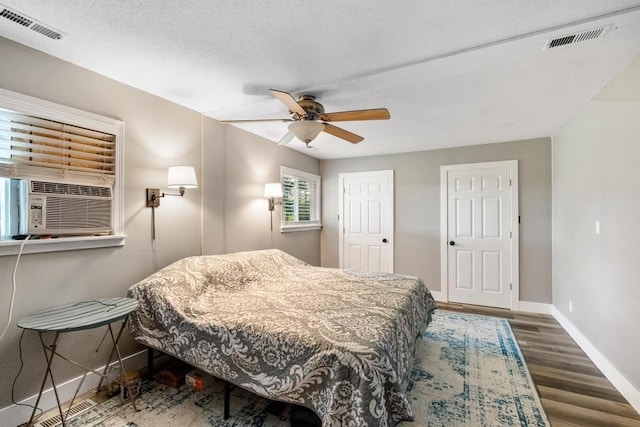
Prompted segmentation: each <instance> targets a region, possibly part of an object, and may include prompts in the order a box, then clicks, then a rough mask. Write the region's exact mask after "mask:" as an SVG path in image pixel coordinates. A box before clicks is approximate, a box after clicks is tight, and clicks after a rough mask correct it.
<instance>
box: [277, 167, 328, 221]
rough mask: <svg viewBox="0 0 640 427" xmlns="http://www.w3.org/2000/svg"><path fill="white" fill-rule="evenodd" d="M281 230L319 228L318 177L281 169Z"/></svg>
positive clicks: (284, 168)
mask: <svg viewBox="0 0 640 427" xmlns="http://www.w3.org/2000/svg"><path fill="white" fill-rule="evenodd" d="M281 175H282V230H283V231H294V230H296V229H309V228H319V227H320V177H319V176H318V175H313V174H310V173H307V172H302V171H298V170H295V169H290V168H286V167H282V170H281Z"/></svg>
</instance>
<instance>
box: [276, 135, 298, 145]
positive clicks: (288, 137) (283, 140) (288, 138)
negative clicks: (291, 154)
mask: <svg viewBox="0 0 640 427" xmlns="http://www.w3.org/2000/svg"><path fill="white" fill-rule="evenodd" d="M293 138H295V135H294V134H293V133H292V132H287V133H285V134H284V136H283V137H282V138H280V141H278V145H287V144H288V143H290V142H291V140H292V139H293Z"/></svg>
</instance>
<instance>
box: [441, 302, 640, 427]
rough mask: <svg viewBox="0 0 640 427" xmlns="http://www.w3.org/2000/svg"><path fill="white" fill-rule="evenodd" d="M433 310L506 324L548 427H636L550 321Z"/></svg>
mask: <svg viewBox="0 0 640 427" xmlns="http://www.w3.org/2000/svg"><path fill="white" fill-rule="evenodd" d="M438 307H439V308H440V309H441V310H450V311H458V312H464V313H474V314H483V315H487V316H495V317H502V318H505V319H508V320H509V323H510V324H511V329H513V332H514V334H515V336H516V339H517V340H518V344H519V345H520V349H521V350H522V353H523V355H524V358H525V359H526V361H527V365H528V367H529V371H530V372H531V378H532V379H533V382H534V383H535V385H536V388H537V389H538V394H539V395H540V397H541V401H542V406H543V407H544V410H545V412H546V413H547V417H548V419H549V421H550V422H551V425H552V426H554V427H559V426H580V427H591V426H607V427H610V426H640V414H638V412H636V410H635V409H633V407H632V406H631V405H629V403H628V402H627V401H626V400H625V398H624V397H623V396H622V395H621V394H620V393H619V392H618V391H617V390H616V389H615V388H614V387H613V385H611V383H610V382H609V380H607V378H606V377H605V376H604V375H602V373H601V372H600V370H599V369H598V368H597V367H596V365H595V364H594V363H593V362H592V361H591V360H590V359H589V358H588V357H587V355H586V354H585V353H584V352H583V351H582V349H581V348H580V347H579V346H578V345H577V344H576V343H575V341H573V339H572V338H571V337H570V336H569V334H568V333H567V332H566V331H565V330H564V329H563V328H562V326H560V324H559V323H558V322H557V321H556V320H555V319H554V318H553V317H552V316H549V315H545V314H534V313H524V312H518V311H510V310H502V309H495V308H488V307H480V306H474V305H466V304H454V303H447V304H445V303H438Z"/></svg>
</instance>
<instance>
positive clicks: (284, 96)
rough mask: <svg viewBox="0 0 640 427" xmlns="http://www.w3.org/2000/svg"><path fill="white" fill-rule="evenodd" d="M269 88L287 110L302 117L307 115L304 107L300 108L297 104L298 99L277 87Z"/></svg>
mask: <svg viewBox="0 0 640 427" xmlns="http://www.w3.org/2000/svg"><path fill="white" fill-rule="evenodd" d="M269 90H270V91H271V94H272V95H273V96H275V97H276V98H278V99H279V100H280V101H281V102H282V103H283V104H284V105H286V106H287V108H288V109H289V111H291V112H293V113H298V114H299V115H300V116H302V117H305V116H306V115H307V112H306V111H304V108H302V106H301V105H300V104H298V101H296V100H295V98H294V97H293V96H291V94H290V93H288V92H283V91H281V90H277V89H269Z"/></svg>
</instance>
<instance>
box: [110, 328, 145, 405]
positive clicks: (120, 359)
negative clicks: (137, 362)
mask: <svg viewBox="0 0 640 427" xmlns="http://www.w3.org/2000/svg"><path fill="white" fill-rule="evenodd" d="M125 323H127V319H126V318H125V319H124V323H123V324H122V328H124V324H125ZM108 327H109V334H110V335H111V341H113V348H114V349H115V350H116V354H117V355H118V362H120V369H122V374H123V376H124V379H125V381H124V382H125V386H126V387H127V388H128V389H129V397H130V398H131V406H133V409H134V410H136V411H137V410H138V408H137V407H136V397H135V396H134V395H133V393H132V392H131V388H130V387H129V382H128V381H127V371H126V369H125V367H124V362H123V361H122V356H121V355H120V349H119V348H118V340H116V338H115V336H114V335H113V329H112V328H111V325H110V324H109V325H108ZM122 328H120V332H122ZM119 338H120V334H118V339H119ZM138 392H140V390H138Z"/></svg>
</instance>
